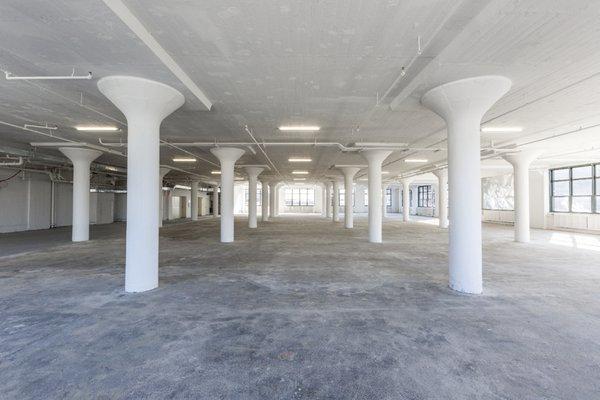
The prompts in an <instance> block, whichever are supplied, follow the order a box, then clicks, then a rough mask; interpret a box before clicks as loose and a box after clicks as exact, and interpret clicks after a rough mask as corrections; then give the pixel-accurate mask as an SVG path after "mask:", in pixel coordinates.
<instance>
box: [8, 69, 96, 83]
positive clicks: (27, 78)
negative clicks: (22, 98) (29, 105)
mask: <svg viewBox="0 0 600 400" xmlns="http://www.w3.org/2000/svg"><path fill="white" fill-rule="evenodd" d="M73 72H74V71H73ZM4 75H5V77H6V80H7V81H17V80H22V81H50V80H82V79H85V80H89V79H92V73H91V72H88V74H87V75H74V74H73V75H58V76H42V75H38V76H14V75H13V74H11V73H10V72H8V71H4Z"/></svg>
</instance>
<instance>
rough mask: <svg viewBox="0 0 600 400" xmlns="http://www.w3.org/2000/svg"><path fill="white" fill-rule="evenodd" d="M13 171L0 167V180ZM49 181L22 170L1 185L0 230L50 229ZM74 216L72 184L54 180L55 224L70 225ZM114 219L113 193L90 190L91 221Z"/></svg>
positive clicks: (44, 177)
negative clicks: (92, 191)
mask: <svg viewBox="0 0 600 400" xmlns="http://www.w3.org/2000/svg"><path fill="white" fill-rule="evenodd" d="M15 172H16V171H15V170H11V169H0V179H5V178H8V177H9V176H11V175H12V174H14V173H15ZM51 214H52V182H51V180H50V177H49V176H48V175H46V174H45V173H38V172H29V171H23V172H21V173H19V175H18V176H16V177H14V178H13V179H11V180H9V181H7V182H3V183H1V184H0V232H18V231H26V230H35V229H49V228H51V225H52V215H51ZM72 218H73V186H72V184H71V183H66V182H55V183H54V225H55V226H56V227H60V226H69V225H71V223H72ZM113 221H114V194H113V193H90V223H91V224H105V223H111V222H113Z"/></svg>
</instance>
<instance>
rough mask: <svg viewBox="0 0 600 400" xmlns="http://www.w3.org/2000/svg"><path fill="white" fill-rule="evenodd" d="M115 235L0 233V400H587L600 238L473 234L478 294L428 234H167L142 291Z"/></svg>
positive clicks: (278, 228) (305, 223) (595, 363)
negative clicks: (156, 283)
mask: <svg viewBox="0 0 600 400" xmlns="http://www.w3.org/2000/svg"><path fill="white" fill-rule="evenodd" d="M422 222H427V221H422ZM123 236H124V225H123V224H112V225H105V226H95V227H93V228H92V239H93V240H91V241H90V242H87V243H76V244H73V243H70V242H69V241H68V240H69V229H62V228H61V229H57V230H53V231H39V232H25V233H16V234H4V235H0V398H2V399H41V398H43V399H50V398H51V399H56V398H66V399H71V398H85V399H88V398H98V399H130V398H135V399H139V398H143V399H164V398H175V399H189V398H194V399H300V398H306V399H598V398H600V395H599V393H600V236H593V235H579V234H571V233H566V232H549V231H534V232H533V239H534V240H533V242H532V243H530V244H517V243H514V242H512V228H510V227H504V226H492V225H486V226H485V228H484V236H485V244H484V278H485V283H484V284H485V293H484V294H483V295H481V296H468V295H460V294H458V293H456V292H452V291H451V290H449V289H448V288H447V254H446V253H447V232H446V231H443V230H440V229H438V228H436V227H435V226H433V225H431V224H427V223H409V224H404V223H402V222H401V221H399V220H397V219H391V220H388V221H386V222H385V224H384V240H385V243H384V244H381V245H374V244H369V243H367V240H366V239H367V230H366V220H365V219H364V218H359V219H358V220H357V228H356V229H355V230H345V229H343V227H342V224H341V223H339V224H334V223H332V222H329V221H326V220H323V219H320V218H318V217H308V218H299V217H280V218H277V219H276V220H275V221H273V222H270V223H266V224H260V226H259V229H258V230H253V231H251V230H249V229H248V228H246V221H245V220H244V219H241V218H240V219H239V220H238V221H237V222H236V242H235V243H232V244H221V243H219V241H218V238H219V234H218V220H213V219H207V220H202V221H198V222H194V223H179V224H173V225H169V226H166V227H165V228H163V229H162V230H161V256H160V263H161V268H160V287H159V288H158V289H156V290H153V291H150V292H146V293H142V294H126V293H124V292H123V283H124V269H123V263H124V239H123Z"/></svg>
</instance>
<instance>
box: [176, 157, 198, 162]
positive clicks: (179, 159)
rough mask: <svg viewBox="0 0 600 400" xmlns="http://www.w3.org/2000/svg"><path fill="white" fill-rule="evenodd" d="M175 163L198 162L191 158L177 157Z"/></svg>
mask: <svg viewBox="0 0 600 400" xmlns="http://www.w3.org/2000/svg"><path fill="white" fill-rule="evenodd" d="M173 161H174V162H196V159H195V158H191V157H175V158H174V159H173Z"/></svg>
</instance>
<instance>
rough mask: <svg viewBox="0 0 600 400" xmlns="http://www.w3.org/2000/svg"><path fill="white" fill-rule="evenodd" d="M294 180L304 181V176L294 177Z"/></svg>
mask: <svg viewBox="0 0 600 400" xmlns="http://www.w3.org/2000/svg"><path fill="white" fill-rule="evenodd" d="M294 180H295V181H305V180H306V178H294Z"/></svg>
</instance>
